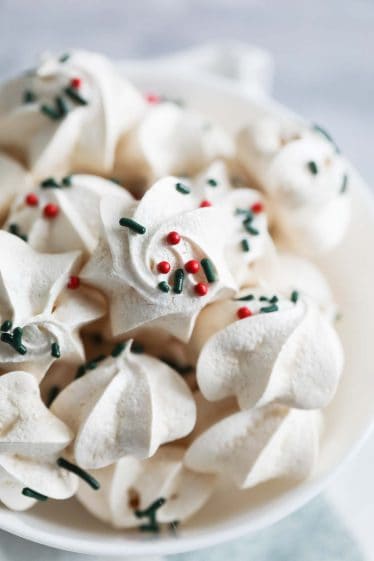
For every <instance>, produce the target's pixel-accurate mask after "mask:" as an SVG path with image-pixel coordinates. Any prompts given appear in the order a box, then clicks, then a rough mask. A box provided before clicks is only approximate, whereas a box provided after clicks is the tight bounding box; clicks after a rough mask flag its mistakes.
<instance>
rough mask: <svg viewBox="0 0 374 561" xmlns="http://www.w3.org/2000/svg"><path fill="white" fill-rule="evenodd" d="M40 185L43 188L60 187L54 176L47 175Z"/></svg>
mask: <svg viewBox="0 0 374 561" xmlns="http://www.w3.org/2000/svg"><path fill="white" fill-rule="evenodd" d="M40 187H42V188H43V189H59V188H60V185H59V184H58V182H57V181H56V179H55V178H54V177H47V178H46V179H44V180H43V181H42V182H41V184H40Z"/></svg>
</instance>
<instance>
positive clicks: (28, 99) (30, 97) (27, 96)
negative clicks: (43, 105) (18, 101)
mask: <svg viewBox="0 0 374 561" xmlns="http://www.w3.org/2000/svg"><path fill="white" fill-rule="evenodd" d="M22 100H23V103H33V102H34V101H36V95H35V94H34V92H32V91H31V90H26V91H24V92H23V97H22Z"/></svg>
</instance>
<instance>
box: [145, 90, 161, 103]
mask: <svg viewBox="0 0 374 561" xmlns="http://www.w3.org/2000/svg"><path fill="white" fill-rule="evenodd" d="M145 99H146V101H147V102H148V103H150V104H151V105H156V104H157V103H160V102H161V97H160V96H159V95H157V94H155V93H151V92H150V93H147V94H145Z"/></svg>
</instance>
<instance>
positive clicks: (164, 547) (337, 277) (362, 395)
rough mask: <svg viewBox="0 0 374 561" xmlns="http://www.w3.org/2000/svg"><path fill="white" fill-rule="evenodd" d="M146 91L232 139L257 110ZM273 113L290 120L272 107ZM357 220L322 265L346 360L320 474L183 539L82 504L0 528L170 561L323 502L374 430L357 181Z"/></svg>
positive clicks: (147, 69)
mask: <svg viewBox="0 0 374 561" xmlns="http://www.w3.org/2000/svg"><path fill="white" fill-rule="evenodd" d="M127 70H128V71H129V72H130V77H131V78H132V79H133V80H134V81H135V83H137V84H138V85H139V86H140V87H141V88H142V89H144V90H145V91H156V92H162V93H164V94H166V95H170V96H173V97H180V98H182V99H185V100H186V101H187V103H188V104H190V105H191V106H193V107H196V108H198V109H200V110H202V111H204V112H205V113H207V114H208V115H210V116H211V117H213V118H216V119H218V120H219V121H221V122H223V124H224V125H226V126H227V128H228V129H230V130H235V129H236V128H237V127H238V126H240V124H243V123H245V120H246V115H248V114H250V113H251V112H253V111H254V110H256V107H258V105H263V104H266V105H268V104H269V102H268V101H266V100H263V101H253V100H251V98H250V97H249V96H248V94H245V93H243V92H242V90H240V89H239V88H238V87H235V85H233V84H230V83H229V81H224V80H220V79H218V78H216V79H214V78H204V76H203V75H199V76H198V77H196V74H193V73H191V74H190V75H189V74H188V72H186V73H182V74H181V73H180V72H175V71H173V70H170V69H167V68H163V69H160V68H158V67H157V66H156V67H155V68H154V67H153V66H152V65H149V66H147V65H145V66H144V65H141V66H139V67H137V66H136V65H135V66H134V67H132V66H131V67H130V70H129V68H127ZM272 107H273V110H274V111H285V109H284V108H282V107H280V106H278V105H275V104H272ZM350 188H351V189H352V191H353V204H354V209H353V220H352V223H351V226H350V229H349V232H348V234H347V236H346V239H345V241H344V243H343V244H342V246H341V247H340V248H339V249H338V250H337V251H335V252H334V253H333V254H331V255H329V256H328V257H326V258H323V259H321V260H320V263H319V264H320V266H321V267H322V269H323V270H324V272H325V273H326V275H327V277H328V279H329V280H330V283H331V285H332V287H333V289H334V292H335V294H336V298H337V301H338V303H339V304H340V306H341V308H342V310H343V311H344V314H343V319H342V320H341V321H340V322H339V324H338V329H339V333H340V336H341V337H342V339H343V343H344V347H345V352H346V367H345V372H344V377H343V380H342V383H341V386H340V388H339V391H338V393H337V395H336V398H335V400H334V401H333V403H332V404H331V406H330V407H329V408H328V410H327V416H326V431H325V436H324V438H323V442H322V449H321V456H320V461H319V464H318V467H317V469H316V471H315V472H314V473H313V474H312V476H311V477H310V478H309V480H307V481H304V482H302V483H298V484H285V483H280V482H273V483H269V484H263V485H261V486H259V487H258V488H255V489H252V490H248V491H241V492H233V491H232V490H230V491H227V490H226V491H225V490H224V489H222V491H221V492H220V493H219V494H218V495H216V496H215V498H214V500H212V501H211V502H210V503H209V504H208V505H207V506H206V507H205V508H204V509H203V510H202V511H201V512H200V513H199V514H198V515H197V516H195V517H194V518H193V519H192V520H191V521H190V522H189V523H188V524H185V525H183V526H182V528H181V530H180V531H178V536H177V537H174V536H173V535H170V534H168V533H165V534H162V535H160V536H158V537H156V538H153V537H147V536H144V534H140V533H138V532H133V533H127V532H122V531H121V532H119V531H114V530H112V529H110V528H108V527H107V526H105V525H103V524H101V523H100V522H98V521H97V520H95V519H94V518H92V517H91V516H90V515H89V514H88V513H87V512H86V511H85V510H84V509H83V508H82V507H81V506H80V505H79V504H78V503H77V502H76V501H75V500H71V501H67V502H66V503H60V502H58V501H50V502H48V503H46V504H41V505H38V506H37V507H35V508H34V509H32V510H31V511H29V512H26V513H22V514H19V513H14V512H10V511H8V510H6V509H3V508H1V507H0V528H1V529H3V530H6V531H8V532H11V533H13V534H16V535H18V536H21V537H23V538H26V539H29V540H32V541H35V542H39V543H42V544H45V545H49V546H52V547H56V548H60V549H66V550H71V551H75V552H80V553H90V554H101V555H106V556H116V555H121V556H125V557H126V556H138V555H139V556H140V555H143V556H146V555H156V554H161V555H162V554H170V553H177V552H182V551H188V550H193V549H198V548H202V547H205V546H209V545H214V544H217V543H219V542H224V541H226V540H229V539H232V538H236V537H239V536H240V535H242V534H245V533H250V532H255V531H257V530H259V529H261V528H263V527H265V526H267V525H270V524H272V523H274V522H275V521H277V520H279V519H281V518H283V517H285V516H286V515H288V514H289V513H291V512H292V511H294V510H295V509H297V508H299V507H301V506H302V505H303V504H304V503H306V502H307V501H309V500H310V499H311V498H312V497H314V496H315V495H316V494H318V493H319V492H320V491H321V490H322V489H323V488H324V487H325V486H326V485H327V483H328V481H329V480H330V479H331V478H332V477H333V476H334V475H335V474H336V472H337V470H338V468H339V467H340V466H341V465H342V464H343V463H345V462H346V461H347V459H348V458H349V457H351V456H352V455H353V454H354V453H355V452H356V450H357V449H358V447H359V445H360V443H361V442H362V441H363V439H364V437H365V435H367V434H368V432H369V430H370V428H371V425H372V423H373V404H372V392H373V388H374V366H373V365H374V344H373V340H372V338H373V332H374V330H373V323H374V322H373V318H374V298H373V295H372V289H373V286H374V252H373V241H374V204H373V199H372V197H371V194H370V192H369V190H368V188H367V187H366V186H365V185H364V184H363V182H362V180H360V178H359V177H358V176H356V175H355V174H354V177H353V178H352V179H351V182H350Z"/></svg>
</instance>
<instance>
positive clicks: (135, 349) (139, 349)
mask: <svg viewBox="0 0 374 561" xmlns="http://www.w3.org/2000/svg"><path fill="white" fill-rule="evenodd" d="M131 352H132V353H135V354H138V355H139V354H142V353H144V347H143V345H142V344H141V343H139V341H133V343H132V345H131Z"/></svg>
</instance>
